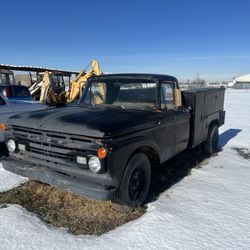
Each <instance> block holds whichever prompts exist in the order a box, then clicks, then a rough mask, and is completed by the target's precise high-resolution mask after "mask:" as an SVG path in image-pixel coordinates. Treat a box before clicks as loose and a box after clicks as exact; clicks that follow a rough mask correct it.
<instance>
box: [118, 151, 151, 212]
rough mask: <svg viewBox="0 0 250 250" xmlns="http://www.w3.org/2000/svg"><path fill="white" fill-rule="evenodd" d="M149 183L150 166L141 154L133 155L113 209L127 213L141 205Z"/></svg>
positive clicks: (145, 196)
mask: <svg viewBox="0 0 250 250" xmlns="http://www.w3.org/2000/svg"><path fill="white" fill-rule="evenodd" d="M150 181H151V166H150V161H149V159H148V157H147V156H146V155H145V154H143V153H138V154H135V155H134V156H133V157H132V158H131V159H130V161H129V162H128V164H127V167H126V169H125V172H124V174H123V177H122V180H121V183H120V186H119V188H118V190H117V192H116V195H115V199H114V201H113V202H114V206H113V207H114V209H115V210H119V211H124V212H128V211H129V210H131V209H132V208H135V207H137V206H139V205H141V204H143V203H144V202H145V200H146V198H147V195H148V190H149V186H150Z"/></svg>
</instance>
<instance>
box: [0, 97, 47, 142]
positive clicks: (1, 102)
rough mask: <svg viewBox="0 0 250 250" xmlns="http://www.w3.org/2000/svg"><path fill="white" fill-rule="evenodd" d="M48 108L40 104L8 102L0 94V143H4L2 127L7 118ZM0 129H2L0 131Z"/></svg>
mask: <svg viewBox="0 0 250 250" xmlns="http://www.w3.org/2000/svg"><path fill="white" fill-rule="evenodd" d="M47 108H48V107H47V106H46V105H43V104H40V103H34V102H33V103H32V102H24V101H10V100H7V99H6V98H5V97H4V96H3V95H2V94H1V93H0V142H3V141H4V134H3V127H4V126H5V124H6V122H7V120H8V118H9V117H10V116H13V115H15V114H20V113H23V112H25V111H26V112H27V111H34V110H44V109H47ZM1 128H2V129H1Z"/></svg>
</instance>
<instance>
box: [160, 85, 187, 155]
mask: <svg viewBox="0 0 250 250" xmlns="http://www.w3.org/2000/svg"><path fill="white" fill-rule="evenodd" d="M174 89H175V84H174V83H173V82H162V83H161V86H160V92H161V109H162V110H163V112H165V113H166V115H169V114H170V113H171V116H172V118H171V122H172V131H171V134H172V136H173V154H174V155H175V154H177V153H179V152H181V151H183V150H185V149H186V148H187V145H188V139H189V117H190V114H189V110H187V109H186V108H176V107H175V100H174Z"/></svg>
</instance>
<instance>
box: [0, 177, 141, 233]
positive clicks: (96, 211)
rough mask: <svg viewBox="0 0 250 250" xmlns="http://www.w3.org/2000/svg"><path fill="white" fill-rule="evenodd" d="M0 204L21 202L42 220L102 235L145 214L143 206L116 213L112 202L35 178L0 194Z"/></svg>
mask: <svg viewBox="0 0 250 250" xmlns="http://www.w3.org/2000/svg"><path fill="white" fill-rule="evenodd" d="M0 204H2V205H3V204H18V205H21V206H23V207H25V208H26V209H28V210H29V211H31V212H34V213H36V214H37V215H38V216H39V217H40V218H41V219H42V220H44V221H46V222H48V223H50V224H52V225H54V226H57V227H65V228H68V229H69V231H70V232H71V233H73V234H90V235H101V234H103V233H106V232H108V231H109V230H112V229H114V228H116V227H117V226H120V225H122V224H124V223H127V222H129V221H131V220H135V219H137V218H138V217H140V216H142V215H143V214H144V213H145V209H143V208H137V209H135V210H133V211H131V212H130V213H121V212H117V211H114V210H113V209H112V207H111V205H112V204H111V202H100V201H95V200H90V199H87V198H83V197H80V196H77V195H75V194H72V193H69V192H65V191H62V190H59V189H57V188H55V187H52V186H49V185H46V184H42V183H39V182H36V181H29V182H27V183H25V184H23V185H21V186H19V187H17V188H14V189H12V190H10V191H8V192H4V193H0ZM0 207H1V205H0ZM2 207H6V206H5V205H4V206H2Z"/></svg>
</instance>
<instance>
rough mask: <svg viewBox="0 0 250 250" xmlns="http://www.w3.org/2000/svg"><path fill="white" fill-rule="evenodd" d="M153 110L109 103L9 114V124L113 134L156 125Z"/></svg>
mask: <svg viewBox="0 0 250 250" xmlns="http://www.w3.org/2000/svg"><path fill="white" fill-rule="evenodd" d="M155 115H156V113H155V112H152V111H145V110H143V111H142V110H131V109H130V110H128V109H122V108H119V107H112V106H104V105H103V106H89V107H79V106H76V107H63V108H56V109H50V110H44V111H38V112H36V111H35V112H28V113H23V114H18V115H15V116H12V117H11V118H10V119H9V120H8V124H9V125H10V126H12V125H15V126H22V127H28V128H33V129H41V130H46V131H53V132H59V133H67V134H74V135H84V136H89V137H95V138H102V137H116V136H121V135H125V134H128V133H133V132H136V131H139V130H144V129H148V128H151V127H153V126H155V125H156V116H155Z"/></svg>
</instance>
